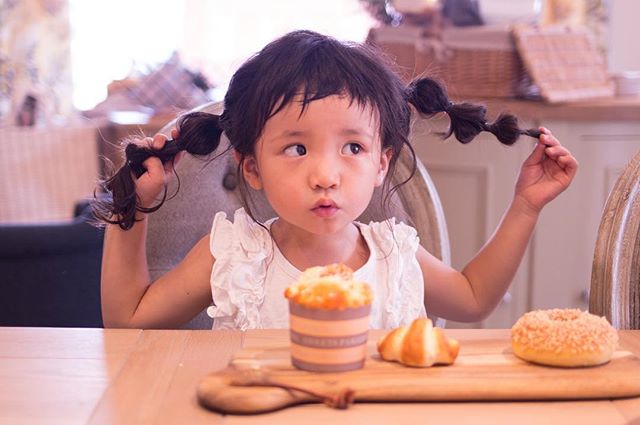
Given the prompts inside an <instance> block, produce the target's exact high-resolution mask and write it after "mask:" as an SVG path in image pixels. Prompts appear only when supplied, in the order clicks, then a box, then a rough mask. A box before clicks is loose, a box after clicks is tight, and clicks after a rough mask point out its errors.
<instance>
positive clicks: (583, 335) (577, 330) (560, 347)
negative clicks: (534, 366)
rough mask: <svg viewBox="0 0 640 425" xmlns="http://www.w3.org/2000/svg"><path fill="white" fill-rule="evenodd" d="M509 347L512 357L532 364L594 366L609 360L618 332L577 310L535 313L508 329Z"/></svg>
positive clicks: (602, 319)
mask: <svg viewBox="0 0 640 425" xmlns="http://www.w3.org/2000/svg"><path fill="white" fill-rule="evenodd" d="M511 346H512V347H513V352H514V353H515V355H516V356H518V357H520V358H521V359H523V360H526V361H529V362H533V363H539V364H543V365H549V366H560V367H582V366H596V365H600V364H604V363H607V362H608V361H609V360H610V359H611V355H612V354H613V352H614V351H615V349H616V347H617V346H618V333H617V332H616V330H615V329H614V328H613V327H612V326H611V325H610V324H609V322H608V321H607V319H606V318H604V317H598V316H595V315H593V314H590V313H588V312H586V311H581V310H579V309H552V310H535V311H530V312H528V313H526V314H524V315H523V316H522V317H521V318H520V319H518V321H517V322H516V324H515V325H514V326H513V327H512V328H511Z"/></svg>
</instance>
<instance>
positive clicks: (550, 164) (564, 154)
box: [515, 127, 578, 214]
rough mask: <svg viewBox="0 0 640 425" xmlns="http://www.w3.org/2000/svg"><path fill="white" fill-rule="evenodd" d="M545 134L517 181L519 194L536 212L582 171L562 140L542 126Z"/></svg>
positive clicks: (516, 195) (517, 195)
mask: <svg viewBox="0 0 640 425" xmlns="http://www.w3.org/2000/svg"><path fill="white" fill-rule="evenodd" d="M540 131H541V132H542V135H541V136H540V140H539V141H538V143H537V144H536V147H535V148H534V150H533V152H531V155H529V157H528V158H527V159H526V160H525V161H524V163H523V164H522V167H521V169H520V176H519V177H518V181H517V183H516V189H515V197H516V200H518V199H520V200H521V201H523V202H524V203H525V207H526V208H528V209H530V211H531V212H533V213H534V214H538V213H539V212H540V210H541V209H542V208H543V207H544V206H545V205H546V204H547V203H549V202H550V201H551V200H553V199H554V198H555V197H556V196H558V195H559V194H560V193H562V192H563V191H564V190H565V189H566V188H567V187H568V186H569V184H570V183H571V181H572V180H573V177H574V176H575V175H576V171H578V161H576V159H575V158H574V157H573V155H571V152H569V150H568V149H567V148H565V147H564V146H562V145H561V144H560V142H559V141H558V139H556V138H555V137H554V136H553V134H551V132H550V131H549V130H547V129H546V128H544V127H540Z"/></svg>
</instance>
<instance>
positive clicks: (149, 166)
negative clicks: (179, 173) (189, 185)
mask: <svg viewBox="0 0 640 425" xmlns="http://www.w3.org/2000/svg"><path fill="white" fill-rule="evenodd" d="M142 166H143V167H144V168H145V169H146V170H147V175H148V178H149V179H151V180H159V179H162V180H164V175H165V174H164V165H163V164H162V161H160V158H158V157H155V156H151V157H149V158H147V159H145V160H144V162H143V163H142Z"/></svg>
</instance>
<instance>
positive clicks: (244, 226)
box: [207, 208, 272, 330]
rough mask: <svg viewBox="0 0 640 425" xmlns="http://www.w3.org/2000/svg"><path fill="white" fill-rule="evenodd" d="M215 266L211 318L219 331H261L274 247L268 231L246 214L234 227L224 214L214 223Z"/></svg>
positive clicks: (239, 216) (239, 213) (239, 214)
mask: <svg viewBox="0 0 640 425" xmlns="http://www.w3.org/2000/svg"><path fill="white" fill-rule="evenodd" d="M209 243H210V248H211V254H212V255H213V257H214V258H215V264H214V265H213V269H212V271H211V293H212V296H213V302H214V306H212V307H209V308H208V309H207V314H208V315H209V316H211V317H212V318H213V319H214V327H215V328H233V329H239V330H247V329H255V328H260V327H262V326H261V321H260V314H259V308H260V306H261V305H262V302H263V301H264V281H265V276H266V266H267V259H268V257H269V256H270V251H271V249H272V245H271V243H270V236H269V232H268V230H267V229H265V228H264V227H262V226H260V225H259V224H258V223H256V222H255V221H253V219H251V217H249V215H248V214H247V213H246V212H245V211H244V209H242V208H241V209H239V210H237V211H236V212H235V214H234V217H233V223H232V222H230V221H229V220H227V215H226V214H225V213H224V212H219V213H217V214H216V216H215V218H214V219H213V226H212V229H211V236H210V241H209Z"/></svg>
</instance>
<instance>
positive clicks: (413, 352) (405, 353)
mask: <svg viewBox="0 0 640 425" xmlns="http://www.w3.org/2000/svg"><path fill="white" fill-rule="evenodd" d="M377 345H378V353H380V356H381V357H382V358H383V359H384V360H389V361H397V362H400V363H402V364H404V365H407V366H414V367H429V366H433V365H434V364H447V365H449V364H452V363H453V362H454V361H455V359H456V357H458V351H460V344H459V343H458V341H456V340H455V339H450V338H447V337H446V336H445V335H444V332H442V329H440V328H434V327H433V324H432V323H431V320H430V319H427V318H418V319H415V320H414V321H413V322H412V323H411V325H410V326H404V327H400V328H396V329H394V330H392V331H391V332H389V333H388V334H386V335H385V336H384V337H382V338H381V339H380V340H379V341H378V344H377Z"/></svg>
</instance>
